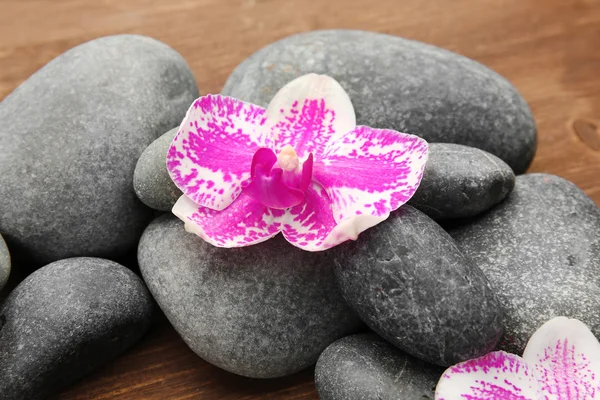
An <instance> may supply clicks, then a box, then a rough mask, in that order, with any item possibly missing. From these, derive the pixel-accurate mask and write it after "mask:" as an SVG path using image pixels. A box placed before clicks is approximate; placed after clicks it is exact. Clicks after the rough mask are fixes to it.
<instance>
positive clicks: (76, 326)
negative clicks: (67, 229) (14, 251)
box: [0, 257, 153, 400]
mask: <svg viewBox="0 0 600 400" xmlns="http://www.w3.org/2000/svg"><path fill="white" fill-rule="evenodd" d="M152 311H153V302H152V298H151V297H150V293H148V290H147V289H146V287H145V286H144V284H143V282H142V281H141V280H140V279H139V278H138V277H137V276H136V275H135V274H134V273H133V272H131V271H130V270H128V269H127V268H125V267H123V266H121V265H119V264H117V263H115V262H112V261H108V260H103V259H100V258H88V257H82V258H70V259H66V260H61V261H56V262H54V263H52V264H49V265H47V266H45V267H43V268H41V269H39V270H37V271H36V272H34V273H33V274H31V275H30V276H28V277H27V278H26V279H25V280H24V281H23V282H21V284H19V286H17V287H16V288H15V289H14V290H13V291H12V292H11V294H10V295H9V296H8V297H7V298H6V300H5V302H4V304H2V307H0V398H2V399H3V400H17V399H18V400H21V399H27V400H34V399H43V398H46V397H48V396H49V395H51V394H53V393H54V392H56V391H58V390H60V389H62V388H64V387H65V386H68V385H70V384H71V383H73V382H74V381H76V380H78V379H79V378H81V377H83V376H84V375H86V374H88V373H90V372H91V371H93V370H94V369H96V368H98V367H100V366H102V365H104V364H106V363H107V362H109V361H110V360H112V359H114V358H115V357H116V356H118V355H119V354H121V353H123V352H124V351H125V350H126V349H128V348H129V347H130V346H131V345H133V344H134V343H135V342H137V341H138V340H139V339H140V338H141V337H142V336H143V334H144V333H145V332H146V331H147V330H148V328H149V326H150V322H151V318H152Z"/></svg>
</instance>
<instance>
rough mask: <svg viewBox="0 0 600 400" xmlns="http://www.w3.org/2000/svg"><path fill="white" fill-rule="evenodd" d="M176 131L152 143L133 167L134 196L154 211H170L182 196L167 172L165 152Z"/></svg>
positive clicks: (174, 129)
mask: <svg viewBox="0 0 600 400" xmlns="http://www.w3.org/2000/svg"><path fill="white" fill-rule="evenodd" d="M177 130H178V128H173V129H171V130H170V131H168V132H167V133H165V134H164V135H162V136H161V137H159V138H158V139H156V140H155V141H154V142H152V144H151V145H150V146H148V148H147V149H146V150H144V152H143V153H142V155H141V156H140V159H139V160H138V162H137V165H136V166H135V172H134V174H133V189H134V190H135V194H137V196H138V198H139V199H140V200H141V201H142V202H143V203H144V204H146V205H147V206H148V207H151V208H154V209H155V210H160V211H171V209H172V208H173V206H174V205H175V203H176V202H177V199H178V198H179V197H180V196H181V194H182V193H181V190H179V188H177V186H175V183H173V180H172V179H171V177H170V176H169V171H167V152H168V151H169V146H170V145H171V142H172V141H173V139H174V138H175V135H177Z"/></svg>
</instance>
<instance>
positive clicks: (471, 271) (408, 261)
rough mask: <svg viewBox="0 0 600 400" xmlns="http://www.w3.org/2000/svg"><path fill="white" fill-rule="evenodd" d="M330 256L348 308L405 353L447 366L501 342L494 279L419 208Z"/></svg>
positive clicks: (401, 211) (394, 216)
mask: <svg viewBox="0 0 600 400" xmlns="http://www.w3.org/2000/svg"><path fill="white" fill-rule="evenodd" d="M330 251H331V252H335V253H336V254H337V256H336V258H335V264H336V269H335V272H336V278H337V281H338V284H339V287H340V289H341V291H342V294H343V295H344V298H345V299H346V300H347V302H348V304H349V305H350V306H351V307H352V308H354V310H355V311H356V312H357V313H358V315H359V316H360V318H361V319H362V320H363V321H364V322H365V323H366V324H367V325H369V327H371V329H373V330H374V331H375V332H377V333H378V334H379V335H381V336H382V337H383V338H384V339H386V340H388V341H389V342H391V343H392V344H394V345H396V346H397V347H398V348H400V349H401V350H404V351H405V352H407V353H409V354H411V355H413V356H415V357H417V358H420V359H422V360H424V361H427V362H429V363H432V364H436V365H442V366H448V365H452V364H456V363H458V362H461V361H464V360H467V359H471V358H476V357H479V356H481V355H483V354H485V353H487V352H489V351H490V350H492V349H493V348H494V346H495V345H496V343H497V342H498V339H499V338H500V334H501V331H502V313H501V311H500V305H499V303H498V300H497V299H496V296H495V294H494V292H493V291H492V288H491V286H490V284H489V282H488V280H487V279H486V277H485V275H484V274H483V272H481V270H480V269H479V268H477V266H476V265H475V264H474V263H472V262H471V260H470V259H468V258H467V257H465V256H464V255H463V254H462V253H461V252H460V250H459V249H458V248H457V247H456V244H455V243H454V240H452V238H451V237H450V236H449V235H448V234H447V233H446V232H445V231H444V230H443V229H442V228H441V227H440V226H439V225H438V224H436V223H435V222H434V221H433V220H432V219H430V218H429V217H428V216H426V215H425V214H423V213H422V212H420V211H419V210H417V209H415V208H413V207H411V206H403V207H401V208H400V209H399V210H398V211H396V212H395V213H394V214H392V215H391V216H390V218H388V219H387V220H386V221H384V222H382V223H381V224H379V225H377V226H375V227H373V228H371V229H369V230H367V231H365V232H363V233H362V234H361V235H360V237H359V238H358V240H357V241H356V242H348V243H345V244H342V245H340V246H337V247H335V248H334V249H332V250H330Z"/></svg>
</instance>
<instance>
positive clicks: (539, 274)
mask: <svg viewBox="0 0 600 400" xmlns="http://www.w3.org/2000/svg"><path fill="white" fill-rule="evenodd" d="M450 233H451V235H452V236H453V237H454V238H455V239H456V241H457V243H458V245H459V246H460V248H461V249H462V250H463V251H464V252H465V254H466V255H468V256H469V257H471V258H472V259H473V261H475V263H476V264H477V265H478V266H479V267H480V268H481V269H482V270H483V272H484V273H485V274H486V276H487V277H488V279H489V280H490V282H491V283H492V285H493V287H494V288H495V290H496V293H497V294H498V298H499V300H500V303H501V305H502V308H503V309H504V315H505V319H504V336H503V338H502V340H501V342H500V346H499V349H503V350H506V351H509V352H513V353H516V354H522V352H523V350H524V348H525V345H526V344H527V341H528V340H529V338H530V337H531V335H532V334H533V333H534V332H535V331H536V330H537V329H538V328H539V327H540V326H541V325H542V324H544V323H545V322H546V321H548V320H550V319H551V318H553V317H557V316H565V317H569V318H577V319H579V320H581V321H583V322H584V323H585V324H587V325H588V326H589V327H590V329H591V330H592V332H593V333H594V334H595V335H596V336H600V308H599V307H598V299H600V210H599V209H598V207H597V206H596V204H595V203H594V202H593V201H592V200H591V199H590V198H589V197H587V196H586V195H585V193H583V192H582V191H581V190H580V189H579V188H578V187H577V186H575V185H574V184H572V183H571V182H569V181H567V180H565V179H562V178H560V177H558V176H554V175H548V174H527V175H522V176H518V177H517V180H516V186H515V189H514V190H513V192H512V193H511V194H510V195H509V196H508V198H507V199H506V200H505V201H504V202H502V203H501V204H500V205H498V206H496V207H495V208H493V209H492V210H490V211H489V212H487V213H485V214H482V215H481V216H480V217H477V218H475V219H473V220H472V221H470V222H467V223H465V224H464V225H460V226H458V227H454V229H452V230H451V231H450Z"/></svg>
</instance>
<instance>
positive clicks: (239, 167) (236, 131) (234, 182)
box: [167, 95, 271, 210]
mask: <svg viewBox="0 0 600 400" xmlns="http://www.w3.org/2000/svg"><path fill="white" fill-rule="evenodd" d="M265 118H266V117H265V110H264V109H263V108H261V107H258V106H255V105H253V104H249V103H245V102H243V101H240V100H237V99H234V98H231V97H226V96H221V95H208V96H204V97H200V98H199V99H197V100H196V101H194V103H193V104H192V106H191V107H190V108H189V110H188V112H187V114H186V116H185V118H184V120H183V122H182V123H181V126H180V127H179V132H178V133H177V136H176V137H175V139H174V140H173V143H172V144H171V147H170V148H169V152H168V154H167V169H168V170H169V174H170V175H171V179H173V182H175V184H176V185H177V187H179V189H181V191H182V192H183V193H184V194H185V195H186V196H188V197H189V198H190V199H192V200H193V201H194V202H196V203H197V204H199V205H201V206H204V207H208V208H211V209H214V210H222V209H224V208H225V207H227V206H228V205H229V204H231V203H232V202H233V200H235V199H236V198H237V197H238V196H239V195H240V193H241V191H242V183H243V182H244V181H246V180H247V179H248V178H250V166H251V161H252V155H253V154H254V153H255V152H256V150H257V149H258V148H259V147H270V146H271V137H270V134H266V133H265V132H266V131H265V129H264V127H263V125H264V123H265Z"/></svg>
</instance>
